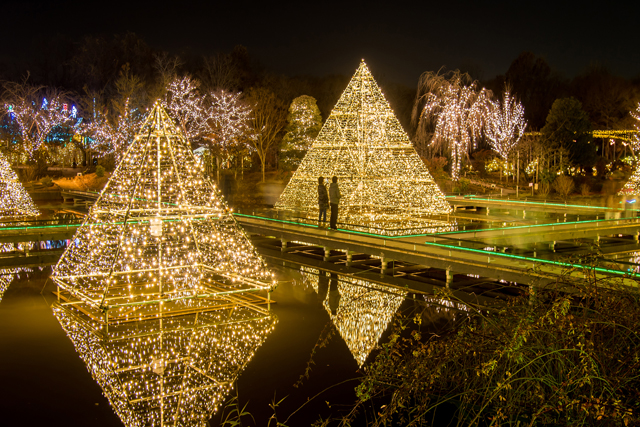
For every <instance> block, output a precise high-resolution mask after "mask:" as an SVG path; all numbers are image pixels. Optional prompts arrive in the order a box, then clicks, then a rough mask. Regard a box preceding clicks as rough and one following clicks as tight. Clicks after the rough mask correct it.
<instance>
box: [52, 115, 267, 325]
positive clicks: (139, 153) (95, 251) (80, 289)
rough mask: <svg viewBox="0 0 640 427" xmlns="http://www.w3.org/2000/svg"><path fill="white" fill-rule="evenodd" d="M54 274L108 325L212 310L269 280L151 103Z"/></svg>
mask: <svg viewBox="0 0 640 427" xmlns="http://www.w3.org/2000/svg"><path fill="white" fill-rule="evenodd" d="M52 278H53V280H54V282H55V283H56V284H57V285H58V287H59V288H60V289H61V290H62V292H61V293H60V294H61V298H62V299H63V300H64V301H66V302H67V303H71V304H83V305H85V311H86V312H87V313H88V314H90V315H91V316H93V317H94V318H98V317H100V318H102V317H104V319H105V322H107V323H113V322H120V321H130V320H133V319H137V320H140V319H145V318H154V317H158V316H163V315H167V314H170V313H174V314H182V313H185V312H189V311H190V310H199V309H203V308H206V307H214V308H215V307H218V306H220V305H224V304H226V303H227V300H228V295H231V294H242V293H246V292H251V291H258V290H268V289H269V288H270V286H272V285H273V283H274V282H273V280H272V275H271V273H269V272H268V271H267V269H266V268H265V264H264V261H263V260H262V258H260V256H259V255H258V254H257V252H256V250H255V248H254V247H253V245H252V244H251V242H250V241H249V239H248V237H247V236H246V234H245V233H244V232H243V230H242V229H241V228H240V227H239V226H238V224H237V223H236V221H235V219H234V218H233V216H232V215H231V212H230V211H229V209H228V208H227V206H226V204H225V203H224V201H223V200H222V196H221V195H220V193H219V191H218V190H217V189H216V188H215V186H214V185H213V183H212V182H211V181H210V180H208V179H206V178H204V175H203V166H202V165H201V164H200V163H199V162H198V161H197V160H196V159H195V157H194V156H193V153H192V152H191V149H190V146H189V143H188V142H187V140H186V139H185V138H184V136H183V135H182V133H181V132H180V131H179V130H178V129H177V128H176V126H175V125H174V123H173V122H172V121H171V119H170V118H169V117H168V116H167V114H166V112H165V111H164V110H163V108H162V107H160V106H159V105H157V104H156V106H154V108H153V110H152V111H151V113H150V114H149V116H148V117H147V119H146V120H145V122H144V124H143V125H142V127H141V129H140V132H139V133H138V134H137V135H136V137H135V138H134V141H133V143H132V144H131V146H130V147H129V149H128V150H127V152H126V153H125V155H124V156H123V158H122V161H121V162H120V164H119V165H118V167H117V168H116V170H115V172H114V173H113V175H112V177H111V178H110V180H109V182H108V183H107V185H106V187H105V188H104V190H103V191H102V193H101V194H100V197H99V198H98V200H97V201H96V203H95V204H94V206H93V207H92V209H91V211H90V212H89V214H88V215H87V217H86V219H85V222H84V224H83V225H82V226H81V227H80V228H79V229H78V231H77V232H76V235H75V236H74V238H73V239H72V241H71V244H70V245H69V246H68V248H67V250H66V251H65V252H64V254H63V255H62V258H61V259H60V261H59V262H58V264H57V265H56V267H55V269H54V272H53V275H52Z"/></svg>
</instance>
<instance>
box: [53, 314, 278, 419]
mask: <svg viewBox="0 0 640 427" xmlns="http://www.w3.org/2000/svg"><path fill="white" fill-rule="evenodd" d="M53 311H54V314H55V316H56V318H57V319H58V321H59V322H60V324H61V325H62V327H63V329H64V330H65V332H66V333H67V335H68V336H69V338H70V339H71V341H72V342H73V345H74V347H75V348H76V351H77V352H78V354H79V355H80V358H81V359H82V360H83V361H84V363H85V364H86V366H87V369H88V370H89V372H90V373H91V375H92V377H93V378H94V380H95V381H96V382H97V383H98V384H99V385H100V387H101V388H102V390H103V392H104V394H105V396H106V397H107V399H109V402H110V404H111V406H112V407H113V409H114V411H115V412H116V413H117V415H118V416H119V417H120V419H121V420H122V422H123V423H124V424H125V425H126V426H143V425H145V426H146V425H154V426H155V425H158V426H159V425H184V426H202V425H205V424H206V421H207V420H208V419H209V418H211V416H212V414H213V413H214V412H215V411H216V410H217V409H218V407H219V406H220V404H221V403H222V401H223V399H224V398H225V396H226V395H227V394H228V393H229V391H230V390H231V389H232V387H233V384H234V382H235V381H236V380H237V378H238V377H239V375H240V374H241V372H242V371H243V370H244V367H245V366H246V365H247V363H248V362H249V361H250V360H251V358H252V357H253V355H254V354H255V352H256V350H257V349H258V348H259V347H260V346H261V345H262V343H263V342H264V341H265V339H266V337H267V336H268V335H269V334H270V333H271V332H272V331H273V329H274V326H275V323H276V319H275V317H274V316H272V315H271V314H269V313H268V312H267V311H265V310H262V309H260V308H257V307H246V306H242V305H236V306H233V307H231V308H228V309H226V310H219V311H215V312H197V313H193V314H190V315H184V316H176V317H169V318H159V319H157V320H146V321H142V322H126V323H120V324H115V325H109V331H108V332H106V330H105V329H106V328H103V327H102V326H103V325H101V324H100V323H99V322H96V321H95V320H92V319H90V318H88V317H87V316H85V315H83V313H82V312H80V311H78V310H77V309H76V308H75V307H73V306H62V305H60V304H54V308H53Z"/></svg>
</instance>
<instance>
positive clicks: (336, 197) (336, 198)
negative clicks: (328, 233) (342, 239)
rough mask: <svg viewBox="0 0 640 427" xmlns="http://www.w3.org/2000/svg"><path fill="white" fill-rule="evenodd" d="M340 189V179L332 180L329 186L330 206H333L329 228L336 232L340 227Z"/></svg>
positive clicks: (335, 177) (334, 178)
mask: <svg viewBox="0 0 640 427" xmlns="http://www.w3.org/2000/svg"><path fill="white" fill-rule="evenodd" d="M341 197H342V196H341V195H340V189H339V188H338V177H337V176H334V177H333V178H331V185H330V186H329V204H330V206H331V219H330V220H329V228H330V229H332V230H335V229H336V228H337V225H338V202H340V198H341Z"/></svg>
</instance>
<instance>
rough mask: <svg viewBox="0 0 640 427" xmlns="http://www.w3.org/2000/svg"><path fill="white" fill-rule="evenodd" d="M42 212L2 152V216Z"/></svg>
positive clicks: (0, 189)
mask: <svg viewBox="0 0 640 427" xmlns="http://www.w3.org/2000/svg"><path fill="white" fill-rule="evenodd" d="M38 215H40V212H39V211H38V208H36V206H35V205H34V204H33V200H32V199H31V196H29V194H28V193H27V191H26V190H25V189H24V187H23V185H22V184H21V183H20V181H19V180H18V175H16V173H15V172H14V171H13V169H11V165H10V164H9V162H8V161H7V159H6V157H5V156H4V155H3V154H2V153H0V217H10V216H38Z"/></svg>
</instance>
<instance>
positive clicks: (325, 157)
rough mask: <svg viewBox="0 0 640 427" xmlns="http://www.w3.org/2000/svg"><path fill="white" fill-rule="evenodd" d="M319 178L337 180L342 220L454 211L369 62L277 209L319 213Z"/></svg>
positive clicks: (361, 67)
mask: <svg viewBox="0 0 640 427" xmlns="http://www.w3.org/2000/svg"><path fill="white" fill-rule="evenodd" d="M320 176H322V177H325V182H326V181H327V180H329V182H330V179H331V177H332V176H337V177H338V185H339V188H340V192H341V194H342V196H343V197H342V200H340V206H341V209H342V211H341V212H340V216H341V217H346V216H349V212H348V211H354V210H355V211H359V212H362V213H380V214H392V215H397V216H399V217H402V216H404V215H406V214H407V213H412V214H415V213H418V214H443V213H449V212H450V211H451V207H450V206H449V204H448V203H447V201H446V200H445V197H444V195H443V194H442V192H441V191H440V189H439V188H438V186H437V184H436V183H435V181H434V180H433V178H432V177H431V175H430V174H429V171H428V170H427V168H426V167H425V165H424V163H423V162H422V160H420V157H419V156H418V153H417V152H416V150H415V149H414V148H413V145H412V144H411V142H410V141H409V137H408V136H407V134H406V133H405V131H404V130H403V129H402V126H401V125H400V122H399V121H398V119H397V118H396V116H395V115H394V113H393V111H392V110H391V107H390V106H389V103H388V102H387V100H386V99H385V97H384V95H383V94H382V92H381V91H380V88H379V87H378V85H377V83H376V82H375V80H374V79H373V76H372V75H371V73H370V72H369V69H368V68H367V66H366V64H365V63H364V61H362V62H361V63H360V67H359V68H358V70H357V71H356V73H355V74H354V76H353V78H352V79H351V81H350V82H349V85H348V86H347V88H346V89H345V90H344V92H343V93H342V96H341V97H340V99H339V100H338V103H337V104H336V106H335V107H334V108H333V111H332V112H331V114H330V115H329V118H328V119H327V121H326V123H325V124H324V126H323V127H322V130H321V131H320V133H319V134H318V137H317V138H316V140H315V142H314V143H313V145H312V146H311V148H310V149H309V151H308V152H307V154H306V156H305V157H304V159H303V160H302V162H301V164H300V166H299V167H298V169H297V170H296V172H295V173H294V175H293V177H292V178H291V181H290V182H289V184H288V185H287V187H286V188H285V190H284V192H283V193H282V195H281V196H280V199H279V200H278V202H277V203H276V205H275V207H276V208H282V209H299V210H314V209H315V210H317V209H318V194H317V193H318V191H317V187H318V177H320ZM327 185H328V184H327Z"/></svg>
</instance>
